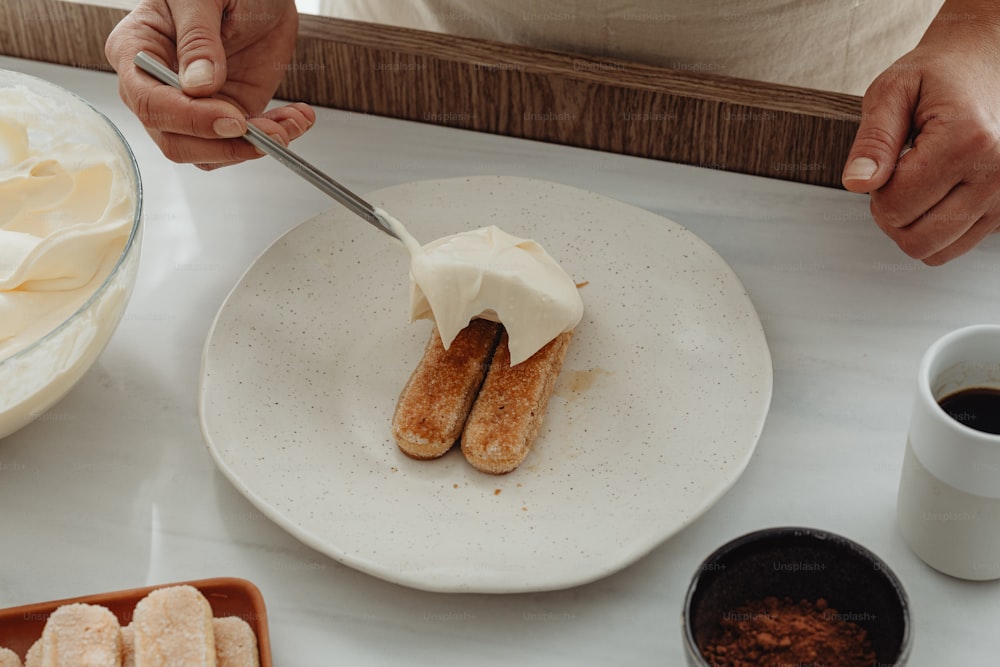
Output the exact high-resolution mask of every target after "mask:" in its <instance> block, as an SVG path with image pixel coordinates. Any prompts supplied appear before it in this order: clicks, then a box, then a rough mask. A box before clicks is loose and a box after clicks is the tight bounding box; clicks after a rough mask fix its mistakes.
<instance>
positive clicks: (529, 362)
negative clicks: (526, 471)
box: [462, 331, 573, 475]
mask: <svg viewBox="0 0 1000 667" xmlns="http://www.w3.org/2000/svg"><path fill="white" fill-rule="evenodd" d="M572 337H573V332H572V331H567V332H564V333H561V334H559V335H558V336H556V337H555V338H554V339H553V340H552V341H550V342H549V343H548V344H546V345H545V346H544V347H542V349H540V350H538V352H535V354H534V355H532V356H531V357H529V358H528V359H526V360H524V361H522V362H521V363H519V364H517V365H515V366H511V365H510V350H509V349H508V347H507V332H506V331H504V332H503V336H502V337H501V338H500V344H499V345H497V349H496V352H494V354H493V362H492V363H491V364H490V370H489V372H488V373H487V374H486V380H485V381H484V382H483V386H482V387H481V388H480V390H479V396H478V397H477V398H476V402H475V403H474V404H473V405H472V411H471V412H470V413H469V419H468V421H466V423H465V430H464V431H463V432H462V453H463V454H465V458H466V459H467V460H468V461H469V463H471V464H472V466H473V467H474V468H476V469H477V470H480V471H482V472H486V473H490V474H493V475H503V474H505V473H508V472H511V471H512V470H514V469H515V468H517V467H518V466H519V465H521V462H522V461H524V459H525V457H527V456H528V452H529V451H530V450H531V447H532V445H533V444H534V442H535V438H536V437H537V436H538V431H539V429H540V428H541V424H542V418H543V417H544V416H545V409H546V407H547V406H548V403H549V397H550V396H551V395H552V390H553V388H554V387H555V384H556V379H557V378H558V377H559V371H560V370H561V369H562V364H563V359H565V357H566V350H567V348H568V347H569V342H570V339H571V338H572Z"/></svg>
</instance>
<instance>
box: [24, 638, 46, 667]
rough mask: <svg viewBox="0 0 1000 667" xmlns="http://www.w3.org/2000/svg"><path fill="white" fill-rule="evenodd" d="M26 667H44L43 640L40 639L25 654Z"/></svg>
mask: <svg viewBox="0 0 1000 667" xmlns="http://www.w3.org/2000/svg"><path fill="white" fill-rule="evenodd" d="M24 667H42V640H41V639H39V640H37V641H35V643H34V644H32V645H31V648H29V649H28V652H27V653H25V654H24Z"/></svg>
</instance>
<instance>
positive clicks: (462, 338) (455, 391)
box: [392, 319, 502, 459]
mask: <svg viewBox="0 0 1000 667" xmlns="http://www.w3.org/2000/svg"><path fill="white" fill-rule="evenodd" d="M501 330H502V327H501V325H499V324H497V323H495V322H490V321H488V320H484V319H474V320H472V321H471V322H470V323H469V325H468V326H467V327H465V328H464V329H462V331H461V332H460V333H459V334H458V336H456V337H455V340H453V341H452V342H451V345H450V346H449V347H448V349H447V350H445V349H444V346H443V345H442V343H441V335H440V334H439V333H438V330H437V327H435V328H434V330H433V331H432V332H431V337H430V340H429V341H428V342H427V346H426V347H425V349H424V356H423V358H421V360H420V362H419V363H418V364H417V367H416V369H415V370H414V371H413V374H412V375H411V376H410V379H409V381H408V382H407V383H406V386H405V387H404V388H403V391H402V393H401V394H400V396H399V401H398V402H397V403H396V411H395V413H394V414H393V417H392V434H393V437H395V439H396V444H398V445H399V448H400V449H401V450H403V452H404V453H405V454H407V455H408V456H410V457H412V458H415V459H433V458H437V457H439V456H441V455H443V454H444V453H445V452H447V451H448V450H449V449H451V447H452V446H453V445H454V444H455V443H456V442H458V439H459V437H460V436H461V434H462V428H463V426H465V420H466V417H467V416H468V414H469V408H470V407H471V406H472V402H473V401H474V400H475V398H476V392H477V391H478V390H479V387H480V385H481V384H482V383H483V378H484V377H485V375H486V369H487V367H488V366H489V363H490V357H491V356H492V354H493V350H494V348H496V345H497V340H498V339H499V337H500V331H501Z"/></svg>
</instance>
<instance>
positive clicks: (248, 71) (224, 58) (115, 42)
mask: <svg viewBox="0 0 1000 667" xmlns="http://www.w3.org/2000/svg"><path fill="white" fill-rule="evenodd" d="M297 32H298V12H297V10H296V9H295V3H294V1H293V0H197V2H191V1H190V0H142V2H141V3H140V4H139V5H138V6H137V7H136V8H135V9H134V10H133V11H132V12H130V13H129V15H128V16H127V17H125V18H124V19H123V20H122V21H121V23H119V24H118V26H117V27H115V29H114V30H113V31H112V32H111V34H110V35H109V36H108V40H107V43H106V44H105V53H106V54H107V57H108V61H109V62H110V63H111V65H112V67H114V68H115V71H117V72H118V78H119V93H120V94H121V97H122V100H124V102H125V104H126V105H128V107H129V108H130V109H131V110H132V111H133V113H135V115H136V116H137V117H138V118H139V120H140V121H141V122H142V124H143V126H144V127H145V128H146V131H147V132H149V134H150V136H151V137H152V138H153V140H154V141H155V142H156V144H157V146H159V147H160V150H161V151H163V154H164V155H166V156H167V158H169V159H170V160H173V161H174V162H190V163H194V164H196V165H198V166H199V167H201V168H203V169H213V168H216V167H220V166H224V165H227V164H235V163H237V162H242V161H244V160H250V159H254V158H257V157H260V155H261V153H260V152H259V151H258V150H257V149H256V148H254V147H253V146H251V145H250V144H249V143H247V142H246V141H244V140H243V139H239V138H234V137H241V136H242V135H243V134H244V133H245V132H246V124H247V122H248V119H249V120H250V122H253V124H254V125H256V126H257V127H259V128H260V129H261V130H263V131H264V132H266V133H267V134H268V135H270V136H271V137H272V138H273V139H276V140H277V141H280V142H281V143H283V144H284V145H286V146H287V145H288V143H289V142H291V141H292V140H293V139H296V138H298V137H299V136H301V135H302V134H303V133H304V132H305V131H306V130H308V129H309V128H310V127H311V126H312V124H313V123H314V122H315V121H316V115H315V113H314V112H313V110H312V109H310V108H309V106H308V105H306V104H301V103H297V104H290V105H288V106H283V107H278V108H275V109H271V110H268V111H266V112H265V108H266V107H267V104H268V103H269V102H270V100H271V98H272V96H273V95H274V92H275V91H276V90H277V88H278V84H279V83H281V79H282V78H283V76H284V74H285V71H286V70H287V69H288V64H289V62H290V61H291V58H292V53H293V51H294V48H295V38H296V34H297ZM139 51H145V52H146V53H148V54H149V55H151V56H153V57H155V58H157V59H159V60H160V61H161V62H163V63H164V64H166V65H168V66H170V67H171V68H172V69H174V70H175V71H178V73H179V75H180V80H181V85H182V86H183V89H184V90H183V92H181V91H180V90H177V89H175V88H173V87H171V86H168V85H166V84H162V83H160V82H159V81H157V80H156V79H154V78H153V77H152V76H150V75H148V74H146V73H145V72H143V71H142V70H140V69H138V68H137V67H136V66H135V64H134V63H133V58H134V57H135V54H136V53H138V52H139Z"/></svg>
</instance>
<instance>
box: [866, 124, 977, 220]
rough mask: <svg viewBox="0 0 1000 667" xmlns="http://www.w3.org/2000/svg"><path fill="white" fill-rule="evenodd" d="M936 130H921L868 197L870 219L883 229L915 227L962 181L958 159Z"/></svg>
mask: <svg viewBox="0 0 1000 667" xmlns="http://www.w3.org/2000/svg"><path fill="white" fill-rule="evenodd" d="M939 129H940V128H935V127H933V126H925V128H924V131H922V132H921V133H920V135H918V136H917V138H916V141H915V142H914V145H913V149H912V150H910V151H907V152H906V154H905V155H904V156H903V157H901V158H900V159H899V162H898V164H897V165H896V167H895V170H894V174H893V177H892V179H891V180H890V181H889V182H888V183H886V184H885V185H883V186H882V187H881V188H878V189H877V190H875V191H873V192H872V193H871V195H872V202H871V210H872V216H874V218H875V220H876V221H877V222H878V223H879V226H881V227H882V228H883V229H888V228H897V229H901V228H903V227H907V226H909V225H911V224H913V223H915V222H916V221H917V220H919V219H920V217H921V216H923V215H924V214H926V213H927V212H928V211H930V210H931V209H932V208H934V207H935V206H936V205H937V204H938V203H939V202H941V201H942V200H944V199H945V197H948V196H949V193H950V192H951V191H952V189H953V188H955V186H956V185H958V184H959V183H960V182H961V181H962V167H961V156H959V155H956V154H955V150H954V147H953V146H952V145H951V142H950V141H949V140H948V138H947V135H946V134H944V133H942V132H940V131H939ZM977 217H978V216H977Z"/></svg>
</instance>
